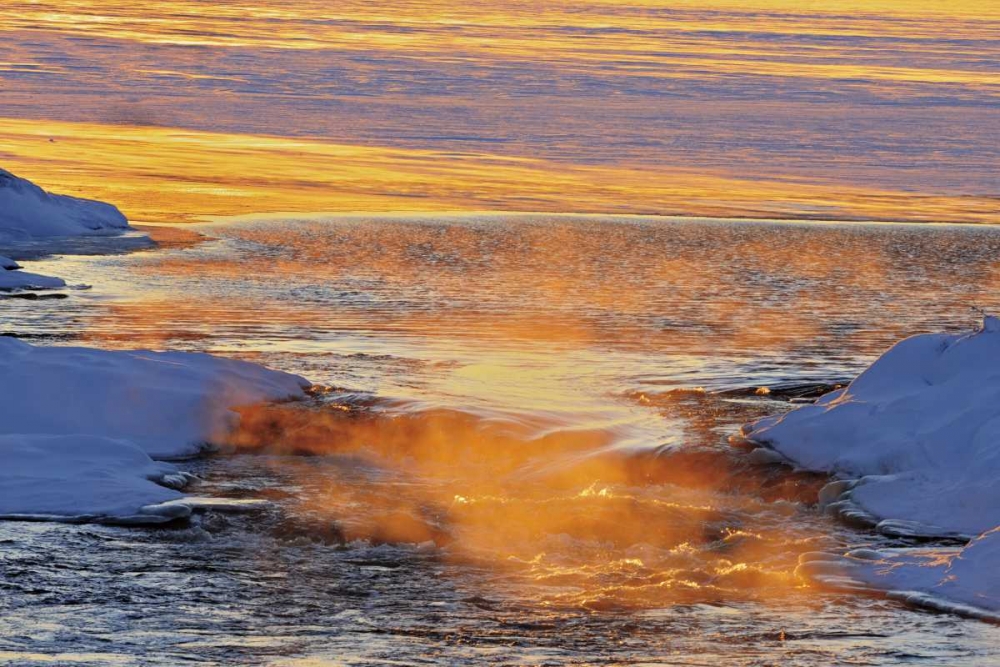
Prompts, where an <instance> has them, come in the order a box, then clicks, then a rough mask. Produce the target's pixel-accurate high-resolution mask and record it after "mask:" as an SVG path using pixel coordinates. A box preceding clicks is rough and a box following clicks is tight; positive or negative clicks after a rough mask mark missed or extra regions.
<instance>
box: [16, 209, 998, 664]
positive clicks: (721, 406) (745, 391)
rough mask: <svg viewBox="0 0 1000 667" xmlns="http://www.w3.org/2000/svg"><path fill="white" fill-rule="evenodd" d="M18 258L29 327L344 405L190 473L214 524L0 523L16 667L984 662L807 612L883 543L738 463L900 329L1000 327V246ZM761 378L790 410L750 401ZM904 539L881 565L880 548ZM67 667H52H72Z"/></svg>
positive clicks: (961, 633) (245, 233) (854, 228)
mask: <svg viewBox="0 0 1000 667" xmlns="http://www.w3.org/2000/svg"><path fill="white" fill-rule="evenodd" d="M199 231H202V232H204V233H206V234H210V235H211V236H212V237H215V240H211V241H206V242H203V243H200V244H195V245H189V246H185V245H178V246H174V247H171V248H168V249H165V250H161V251H157V252H143V253H137V254H129V255H116V256H104V257H69V256H67V257H62V258H58V259H55V260H47V261H45V262H44V263H39V264H37V265H30V264H29V266H28V268H30V269H35V270H37V271H39V272H42V273H44V272H46V271H48V272H49V273H54V274H58V275H61V276H63V277H65V278H67V280H68V281H69V282H70V283H87V284H90V285H92V289H90V290H74V291H70V292H69V297H68V298H66V299H63V300H61V301H59V302H42V301H36V302H20V301H18V302H14V301H11V300H5V301H3V302H2V303H0V307H2V308H3V309H4V313H5V315H6V317H5V318H4V321H3V324H2V326H3V330H4V331H5V332H7V333H16V334H19V335H30V336H36V337H37V339H38V340H40V341H43V342H47V343H53V344H66V343H83V344H88V345H101V346H107V347H171V348H181V349H197V350H207V351H214V352H218V353H223V354H230V355H237V356H241V357H244V358H249V359H254V360H258V361H262V362H266V363H268V364H271V365H273V366H276V367H280V368H282V369H285V370H290V371H294V372H299V373H302V374H304V375H306V376H308V377H310V378H311V379H313V380H314V381H316V382H318V383H322V384H324V385H327V386H329V387H331V390H330V391H329V392H327V393H325V394H322V395H319V396H317V397H315V398H313V399H311V400H310V401H309V402H308V403H307V404H306V405H293V406H279V407H274V408H270V409H266V410H254V411H247V412H246V413H245V415H244V419H243V428H242V430H241V432H240V433H238V434H236V436H234V439H233V443H231V446H232V448H234V449H230V450H228V451H227V452H225V453H222V454H220V455H218V456H215V457H213V458H210V459H206V460H202V461H197V462H191V463H189V464H187V467H188V468H190V469H192V470H193V471H194V472H196V473H197V474H198V475H200V476H201V478H202V481H201V482H199V483H197V484H196V485H195V487H194V488H193V489H192V492H193V493H197V494H199V495H208V496H219V497H224V498H230V499H236V500H264V501H267V504H266V505H265V506H264V507H256V506H255V507H248V508H245V509H248V510H249V511H246V512H244V513H228V512H220V511H209V512H207V513H205V514H204V515H203V516H202V517H201V518H200V519H199V520H198V521H197V522H196V524H195V525H192V526H188V527H180V528H176V529H160V530H123V529H117V528H111V527H98V526H60V525H49V524H19V523H7V524H2V525H0V541H2V542H0V543H2V545H3V546H2V549H0V559H2V560H0V563H2V570H0V572H2V574H0V587H2V588H3V591H4V593H3V597H2V598H0V605H2V613H0V659H6V660H8V661H10V662H11V663H13V664H31V663H32V661H37V662H44V660H53V659H54V660H55V662H56V663H57V664H68V663H74V662H81V663H86V662H92V663H97V664H104V663H109V664H114V663H115V662H122V663H129V664H131V663H140V664H142V663H148V664H177V663H180V662H195V663H198V664H237V663H240V664H243V663H250V664H298V665H326V664H413V663H449V664H609V663H613V664H736V665H757V664H802V665H809V664H831V663H839V664H909V663H922V664H970V665H978V664H988V663H989V662H990V661H996V660H1000V654H998V652H997V651H998V649H997V648H996V647H997V646H1000V644H998V642H997V640H998V639H1000V634H998V630H997V629H996V628H995V627H994V626H990V625H987V624H983V623H980V622H975V621H968V620H963V619H959V618H956V617H951V616H945V615H935V614H930V613H926V612H919V611H913V610H909V609H906V608H903V607H901V606H899V605H898V604H897V603H892V602H887V601H883V600H877V599H870V598H863V597H853V596H845V595H841V594H834V593H829V592H825V591H821V590H818V589H814V588H810V587H809V586H808V585H806V584H805V583H804V582H801V581H799V580H797V579H796V578H795V577H794V575H793V570H794V567H795V564H796V562H797V556H798V554H799V553H802V552H804V551H815V550H821V549H831V550H836V549H843V548H846V547H847V546H850V545H858V544H869V543H872V542H874V541H875V540H876V539H881V540H885V538H875V537H873V536H871V535H869V534H867V533H865V532H863V531H857V530H853V529H850V528H847V527H844V526H839V525H837V524H835V523H834V522H833V521H832V520H831V519H829V518H828V517H825V516H823V515H822V514H820V513H819V512H818V511H816V510H815V508H814V507H813V506H812V502H813V500H814V499H815V492H816V490H817V488H818V487H819V486H820V485H821V484H822V483H823V480H822V479H819V478H817V477H814V476H809V475H804V474H793V473H792V472H790V471H788V470H786V469H782V468H780V467H773V466H772V467H769V466H763V465H754V464H751V463H749V462H748V461H747V460H746V457H745V456H744V455H743V453H742V452H740V451H738V450H735V449H733V448H732V447H730V446H729V445H728V444H727V443H726V436H727V435H729V434H730V433H732V432H733V431H734V430H735V429H736V428H737V427H738V425H739V424H740V423H742V422H744V421H746V420H748V419H752V418H754V417H756V416H759V415H761V414H765V413H768V412H771V411H775V410H784V409H787V408H788V403H787V402H784V401H781V400H777V398H776V397H779V396H780V392H779V391H777V390H778V389H780V388H781V387H784V386H794V385H800V384H803V383H811V382H822V383H827V384H833V383H836V382H838V381H844V380H846V379H848V378H850V377H851V376H852V375H853V374H855V373H857V372H858V371H859V370H860V369H861V368H863V367H864V366H865V365H866V364H867V363H868V362H870V361H871V360H872V359H873V358H874V357H875V356H876V355H877V354H878V353H879V352H880V351H881V350H882V349H884V348H885V347H886V346H887V345H889V344H891V342H892V341H894V340H896V339H898V338H899V337H901V336H904V335H908V334H911V333H918V332H921V331H927V330H941V329H956V328H963V327H969V326H971V325H972V324H973V323H974V322H975V319H976V316H975V314H974V313H973V312H972V311H971V309H970V308H971V307H981V308H986V309H992V310H994V311H995V310H997V308H998V306H1000V296H998V295H1000V290H998V289H997V288H998V287H1000V259H998V258H1000V230H995V229H992V228H974V227H944V226H924V227H920V226H904V225H879V226H866V225H834V224H796V223H776V224H768V223H743V222H723V221H694V220H676V221H667V220H654V219H639V218H620V219H602V218H583V217H573V218H570V217H552V218H540V217H526V216H518V217H510V216H503V217H502V216H494V217H461V218H460V217H454V218H436V219H430V218H428V219H414V218H404V217H396V218H379V219H369V218H338V219H320V218H315V219H308V220H271V221H255V222H242V223H240V224H227V225H215V226H207V227H202V228H200V230H199ZM758 387H770V388H772V389H774V390H775V391H774V392H773V393H772V395H771V396H770V397H767V396H764V395H758V394H757V392H756V391H755V390H756V389H757V388H758ZM882 543H885V542H882ZM54 655H58V657H57V658H52V656H54Z"/></svg>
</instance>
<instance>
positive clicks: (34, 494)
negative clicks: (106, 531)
mask: <svg viewBox="0 0 1000 667" xmlns="http://www.w3.org/2000/svg"><path fill="white" fill-rule="evenodd" d="M0 461H2V465H0V519H35V520H57V521H95V520H97V521H100V520H108V521H114V522H116V523H158V522H161V521H163V520H168V519H169V518H171V517H170V516H169V515H168V513H164V512H158V511H157V508H155V505H156V504H159V503H163V502H167V501H172V500H176V499H177V498H179V497H180V495H181V494H180V493H179V492H178V491H175V490H173V489H171V488H168V487H167V486H164V485H162V484H161V483H158V482H162V481H163V480H164V478H165V477H167V476H170V475H173V474H176V469H175V468H174V467H173V466H172V465H171V464H169V463H158V462H156V461H153V460H152V459H151V458H150V457H149V456H148V455H147V454H146V453H145V452H143V451H142V450H141V449H139V447H137V446H136V445H134V444H132V443H130V442H127V441H125V440H114V439H111V438H103V437H99V436H88V435H20V434H18V435H0ZM151 505H152V506H154V507H150V508H149V509H144V508H146V507H147V506H151ZM175 513H177V512H175ZM179 514H183V510H181V512H179Z"/></svg>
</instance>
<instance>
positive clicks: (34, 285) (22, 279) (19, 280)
mask: <svg viewBox="0 0 1000 667" xmlns="http://www.w3.org/2000/svg"><path fill="white" fill-rule="evenodd" d="M0 259H3V258H0ZM60 287H66V281H65V280H63V279H62V278H54V277H52V276H43V275H41V274H40V273H28V272H27V271H20V270H17V269H11V270H7V269H2V268H0V292H10V291H12V290H19V289H27V290H39V289H58V288H60Z"/></svg>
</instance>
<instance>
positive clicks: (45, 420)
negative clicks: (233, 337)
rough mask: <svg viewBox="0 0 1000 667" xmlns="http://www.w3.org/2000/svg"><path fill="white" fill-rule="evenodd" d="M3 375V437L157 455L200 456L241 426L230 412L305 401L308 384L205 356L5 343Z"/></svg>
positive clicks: (0, 352)
mask: <svg viewBox="0 0 1000 667" xmlns="http://www.w3.org/2000/svg"><path fill="white" fill-rule="evenodd" d="M0 378H2V385H0V434H34V435H42V434H46V435H81V434H82V435H92V436H100V437H105V438H114V439H122V440H128V441H130V442H132V443H134V444H135V445H137V446H138V447H139V448H141V450H142V451H144V452H145V453H146V454H148V455H150V456H153V457H154V458H182V457H185V456H191V455H194V454H197V453H198V452H199V451H201V450H202V448H203V446H204V445H205V444H206V443H212V442H220V441H222V440H223V439H224V438H225V437H226V435H227V434H228V432H229V431H230V430H231V429H232V428H233V427H234V426H235V425H236V424H237V423H238V419H239V415H238V414H236V413H235V412H233V411H232V410H231V408H233V407H239V406H244V405H251V404H254V403H260V402H264V401H271V400H280V399H285V398H300V397H302V396H303V390H304V388H305V387H307V386H308V385H309V382H308V381H307V380H305V379H303V378H301V377H299V376H297V375H290V374H288V373H282V372H279V371H273V370H270V369H267V368H264V367H262V366H258V365H256V364H252V363H248V362H243V361H237V360H233V359H224V358H221V357H214V356H211V355H208V354H199V353H185V352H147V351H106V350H94V349H87V348H73V347H35V346H32V345H29V344H27V343H24V342H23V341H19V340H17V339H14V338H4V337H0ZM0 456H2V450H0Z"/></svg>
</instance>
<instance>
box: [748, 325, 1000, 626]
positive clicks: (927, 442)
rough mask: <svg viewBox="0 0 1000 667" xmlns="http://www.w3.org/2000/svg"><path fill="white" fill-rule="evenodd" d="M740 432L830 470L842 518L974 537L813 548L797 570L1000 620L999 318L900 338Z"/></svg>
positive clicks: (826, 493) (800, 462) (829, 495)
mask: <svg viewBox="0 0 1000 667" xmlns="http://www.w3.org/2000/svg"><path fill="white" fill-rule="evenodd" d="M741 435H742V437H743V438H744V439H745V440H746V441H748V442H750V443H753V444H757V445H761V446H764V447H767V448H769V449H771V450H773V451H775V452H777V453H779V454H780V455H781V456H782V457H784V458H785V459H786V460H787V461H789V462H790V463H792V464H793V465H795V466H797V467H800V468H804V469H808V470H814V471H819V472H828V473H832V474H833V475H835V476H836V477H838V478H839V480H840V481H835V482H833V483H831V484H830V485H828V487H827V488H826V489H824V490H823V492H822V493H821V497H820V501H821V502H822V503H823V504H825V505H826V506H827V507H828V509H829V510H830V511H832V512H834V513H836V514H839V515H841V516H842V517H844V518H847V519H855V520H859V521H861V522H867V523H871V524H873V525H875V526H876V528H877V529H878V530H879V531H881V532H883V533H886V534H889V535H895V536H904V537H905V536H923V537H932V538H933V537H938V538H940V537H948V538H953V539H971V538H973V537H975V536H977V535H980V536H979V537H978V538H976V539H975V540H974V541H973V542H971V543H970V544H969V545H968V546H967V547H966V548H965V549H963V550H961V551H955V552H954V553H951V552H945V553H944V554H942V553H940V552H935V553H936V556H935V557H933V558H928V557H927V555H926V554H923V553H922V552H915V553H914V552H866V553H863V554H862V555H861V556H860V557H859V556H857V555H856V554H855V555H848V556H846V557H844V556H836V557H833V556H830V557H828V555H816V554H813V555H809V556H808V557H807V558H805V560H804V561H803V563H802V568H801V569H802V572H803V574H806V575H809V576H812V577H813V578H814V579H817V580H819V581H822V582H824V583H827V584H830V585H841V586H843V587H846V588H853V587H871V588H876V589H880V590H886V591H893V592H894V593H893V594H894V595H898V596H903V597H905V598H906V599H908V600H909V601H911V602H915V603H919V604H925V605H927V606H934V607H936V608H946V609H950V608H951V607H953V606H955V605H956V604H959V605H965V606H967V607H970V608H975V609H977V610H979V613H978V614H973V615H981V616H987V617H988V616H989V615H990V614H991V613H995V614H996V615H997V617H998V618H1000V588H998V587H997V586H996V581H995V576H994V575H993V572H994V571H995V570H997V569H1000V531H995V530H994V529H995V528H997V527H998V526H1000V319H997V318H995V317H986V318H985V319H984V322H983V325H982V327H981V329H979V330H978V331H975V332H973V333H969V334H960V335H950V334H928V335H920V336H914V337H912V338H908V339H906V340H903V341H901V342H900V343H898V344H896V345H895V346H894V347H892V348H891V349H890V350H889V351H888V352H886V353H885V354H884V355H883V356H882V357H881V358H879V359H878V360H877V361H876V362H875V363H873V364H872V365H871V366H870V367H869V368H868V369H867V370H866V371H865V372H863V373H862V374H861V375H859V376H858V377H857V378H856V379H855V380H854V382H852V383H851V384H850V385H849V386H848V387H846V388H844V389H841V390H838V391H835V392H832V393H830V394H827V395H826V396H823V397H822V398H820V399H819V400H818V401H816V403H815V404H814V405H808V406H804V407H801V408H798V409H796V410H793V411H791V412H789V413H787V414H784V415H777V416H771V417H766V418H764V419H762V420H759V421H757V422H754V423H752V424H748V425H747V426H744V427H743V429H742V432H741ZM991 581H992V582H993V583H992V584H991V583H990V582H991ZM949 605H950V606H949ZM952 610H955V609H952ZM965 611H967V612H968V610H965Z"/></svg>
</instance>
